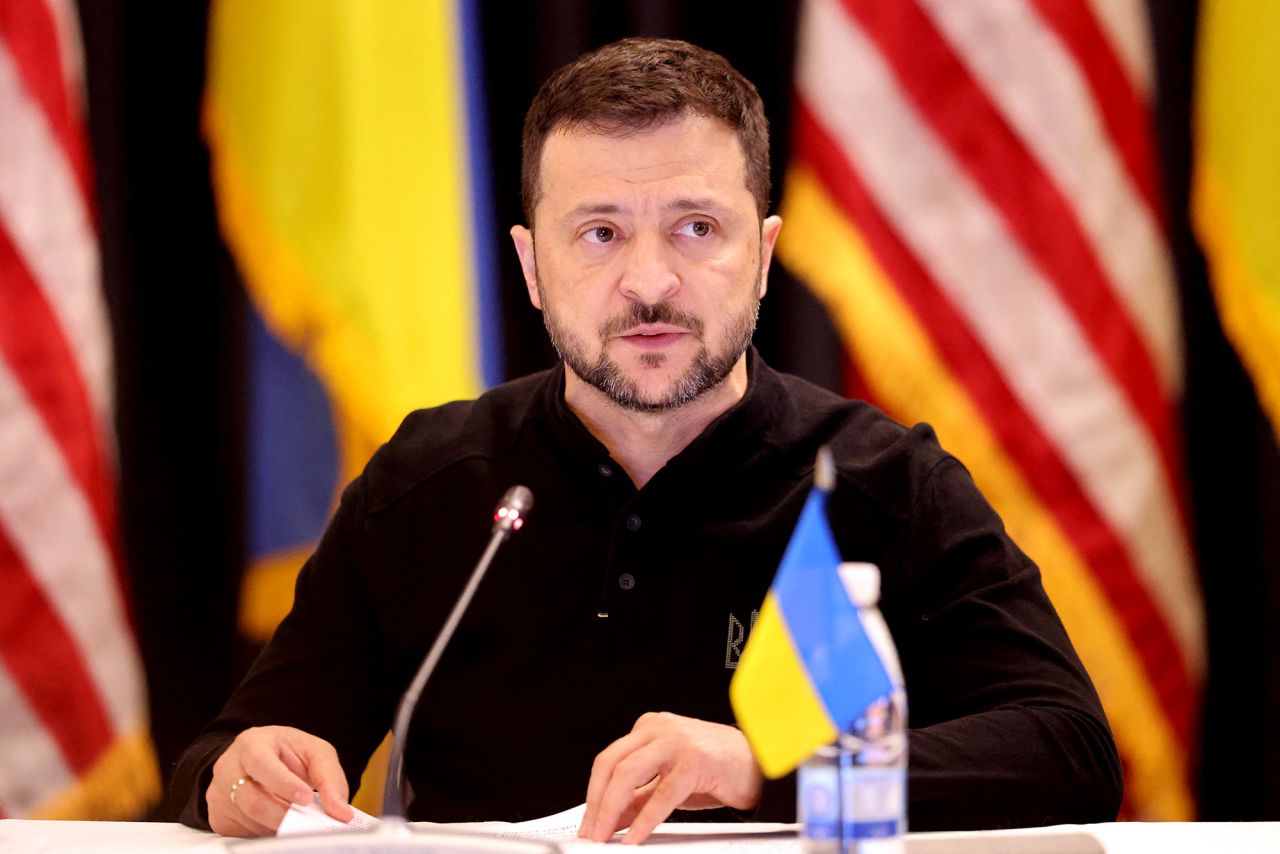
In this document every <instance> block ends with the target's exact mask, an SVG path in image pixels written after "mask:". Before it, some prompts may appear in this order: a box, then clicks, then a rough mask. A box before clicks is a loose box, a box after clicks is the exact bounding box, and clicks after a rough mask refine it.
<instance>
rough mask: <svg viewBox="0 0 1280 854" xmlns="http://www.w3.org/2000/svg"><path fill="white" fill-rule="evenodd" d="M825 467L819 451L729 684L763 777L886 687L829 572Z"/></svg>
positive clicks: (833, 571)
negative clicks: (805, 497) (809, 483)
mask: <svg viewBox="0 0 1280 854" xmlns="http://www.w3.org/2000/svg"><path fill="white" fill-rule="evenodd" d="M834 482H835V477H834V467H833V465H832V463H831V461H830V453H829V452H828V451H827V449H826V448H823V449H822V451H821V452H819V459H818V466H817V471H816V473H815V486H814V489H813V491H812V492H810V493H809V498H808V500H807V501H806V502H805V505H804V509H803V510H802V511H801V513H800V519H799V521H797V522H796V528H795V531H793V532H792V534H791V541H790V542H789V543H788V544H787V550H786V551H785V552H784V553H783V555H782V563H781V565H779V567H778V572H777V575H775V576H774V579H773V586H772V587H771V588H770V590H769V593H768V595H767V596H766V597H765V600H764V605H763V606H762V607H761V609H760V616H759V618H758V619H757V620H756V625H755V628H753V629H752V631H751V637H750V638H749V639H748V641H747V647H746V649H745V650H743V653H742V660H741V662H740V663H739V665H738V670H737V673H736V674H735V675H734V677H733V681H732V682H731V683H730V685H729V699H730V701H731V702H732V703H733V711H734V714H735V715H736V716H737V718H738V726H739V727H741V728H742V731H743V733H745V734H746V736H747V740H748V741H749V742H750V743H751V749H752V750H753V751H754V752H755V755H756V760H757V761H758V762H759V763H760V767H761V769H763V771H764V773H765V775H766V776H767V777H770V778H775V777H781V776H782V775H784V774H787V773H788V772H790V771H792V770H794V769H795V768H796V766H798V765H799V764H800V763H801V762H803V761H804V760H805V759H807V758H808V757H809V755H810V754H812V753H813V751H814V750H815V749H816V748H817V747H819V746H821V745H823V744H830V743H831V742H833V741H835V739H836V736H837V735H838V734H839V732H841V731H842V730H844V729H846V728H848V727H849V725H850V724H852V723H853V721H854V720H855V719H856V718H857V717H858V715H859V714H861V713H862V712H863V711H864V710H865V709H866V707H867V706H868V705H869V704H870V703H871V702H872V701H873V700H875V699H877V698H878V697H883V696H884V695H886V694H888V693H889V692H890V691H892V690H893V684H892V682H891V680H890V677H889V674H888V672H887V671H886V670H885V667H884V664H883V663H882V662H881V661H880V656H879V655H877V653H876V651H875V648H874V647H873V646H872V645H871V641H870V640H869V639H868V638H867V635H866V632H865V631H864V630H863V626H862V621H861V619H859V617H858V609H857V608H856V607H854V605H853V603H852V602H851V601H850V599H849V595H848V593H846V592H845V589H844V585H843V583H842V582H841V580H840V576H839V574H838V572H837V569H838V567H839V566H840V554H839V552H838V551H837V549H836V543H835V539H834V538H833V537H832V535H831V527H830V525H829V524H828V522H827V496H828V494H829V493H830V491H831V487H832V486H833V485H834Z"/></svg>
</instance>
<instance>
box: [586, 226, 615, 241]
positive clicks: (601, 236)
mask: <svg viewBox="0 0 1280 854" xmlns="http://www.w3.org/2000/svg"><path fill="white" fill-rule="evenodd" d="M582 236H583V237H585V238H586V239H587V241H588V242H589V243H608V242H609V241H610V240H613V238H614V230H613V229H612V228H610V227H609V226H607V225H597V226H596V227H595V228H589V229H587V231H586V233H585V234H583V235H582Z"/></svg>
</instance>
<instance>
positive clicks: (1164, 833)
mask: <svg viewBox="0 0 1280 854" xmlns="http://www.w3.org/2000/svg"><path fill="white" fill-rule="evenodd" d="M691 828H698V830H697V831H691V830H690V829H691ZM763 829H764V830H766V831H775V832H756V828H755V827H754V826H753V825H741V824H733V825H706V824H702V825H696V824H674V825H672V824H668V825H662V826H661V827H659V829H658V834H659V836H658V838H657V839H656V840H655V842H656V843H657V844H656V845H655V846H653V847H663V848H665V847H669V846H670V845H671V844H673V843H674V844H676V845H678V846H679V847H680V848H688V849H690V850H696V851H697V852H699V854H711V852H715V851H729V850H739V849H742V848H758V849H769V850H775V851H780V852H791V853H792V854H798V852H800V851H801V846H800V843H799V842H798V841H797V840H796V839H795V838H794V837H790V836H788V835H785V834H783V835H780V834H778V833H777V832H776V831H777V829H778V826H775V825H771V826H766V827H765V828H763ZM561 845H562V847H563V848H564V850H565V852H566V854H578V852H580V851H583V850H586V849H598V848H599V846H598V845H597V844H596V843H591V842H580V841H577V840H567V841H561ZM614 850H615V851H617V850H621V849H617V848H615V849H614ZM62 851H72V852H85V854H117V852H119V854H124V852H141V854H148V852H157V854H159V852H171V851H173V852H176V851H190V852H196V854H222V852H225V851H226V848H225V847H224V845H223V842H222V839H221V837H218V836H214V835H213V834H209V833H203V832H201V831H198V830H192V829H191V828H188V827H182V826H181V825H177V824H165V823H159V822H111V821H24V820H21V819H4V820H0V852H3V854H36V852H39V854H45V852H62ZM1277 851H1280V822H1195V823H1192V822H1186V823H1175V822H1170V823H1165V824H1157V823H1144V822H1116V823H1112V824H1090V825H1059V826H1056V827H1046V828H1034V829H1025V830H995V831H971V832H965V833H913V834H910V835H909V836H908V837H907V852H908V854H1147V852H1159V854H1193V852H1194V854H1206V852H1230V854H1262V852H1268V854H1272V852H1277Z"/></svg>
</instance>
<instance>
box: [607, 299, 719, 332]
mask: <svg viewBox="0 0 1280 854" xmlns="http://www.w3.org/2000/svg"><path fill="white" fill-rule="evenodd" d="M650 323H662V324H666V325H669V326H678V327H680V328H681V329H685V330H688V331H689V332H692V333H693V334H694V335H696V336H698V337H701V336H702V320H701V319H700V318H698V317H696V316H695V315H692V314H689V313H688V312H687V311H682V310H680V309H678V308H676V307H675V306H674V305H672V304H671V303H669V302H656V303H653V304H652V305H647V304H645V303H638V302H633V303H631V307H630V308H628V309H627V310H626V311H625V312H623V313H622V314H620V315H618V316H616V317H611V318H609V319H608V320H607V321H605V323H604V325H603V326H601V327H600V337H601V339H604V340H608V339H609V338H613V337H614V336H616V335H621V334H622V333H624V332H626V331H627V330H628V329H633V328H635V327H637V326H645V325H647V324H650Z"/></svg>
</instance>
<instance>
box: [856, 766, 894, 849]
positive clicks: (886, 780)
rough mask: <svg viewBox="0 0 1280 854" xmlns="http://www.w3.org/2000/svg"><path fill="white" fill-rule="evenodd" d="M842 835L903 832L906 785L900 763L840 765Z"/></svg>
mask: <svg viewBox="0 0 1280 854" xmlns="http://www.w3.org/2000/svg"><path fill="white" fill-rule="evenodd" d="M840 782H841V795H842V796H843V800H844V810H843V813H844V837H845V839H878V838H883V837H892V836H898V835H900V834H902V833H905V832H906V829H907V828H906V821H905V817H906V814H907V813H906V810H907V798H906V794H907V786H906V774H905V773H904V771H903V769H902V768H901V767H888V768H886V767H878V768H877V767H858V766H856V765H854V766H846V767H844V768H843V769H841V780H840Z"/></svg>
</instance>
